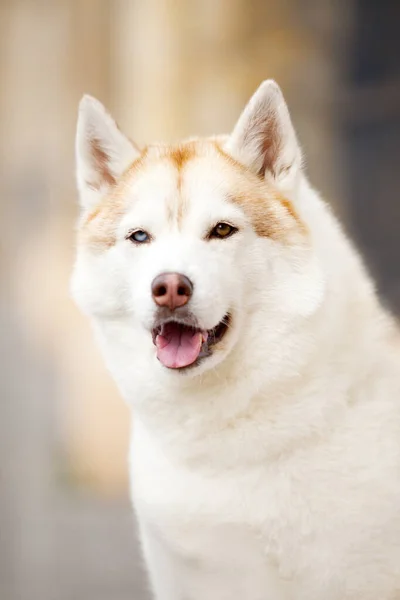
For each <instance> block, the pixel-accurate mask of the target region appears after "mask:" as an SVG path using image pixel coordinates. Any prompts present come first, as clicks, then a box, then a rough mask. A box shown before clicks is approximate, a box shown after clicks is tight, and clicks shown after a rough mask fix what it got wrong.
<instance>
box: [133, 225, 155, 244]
mask: <svg viewBox="0 0 400 600" xmlns="http://www.w3.org/2000/svg"><path fill="white" fill-rule="evenodd" d="M127 239H128V240H131V242H134V243H135V244H147V243H148V242H150V239H151V238H150V235H149V234H148V233H147V231H143V229H137V230H136V231H132V233H130V234H129V235H128V237H127Z"/></svg>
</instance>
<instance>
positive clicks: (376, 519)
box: [72, 81, 400, 600]
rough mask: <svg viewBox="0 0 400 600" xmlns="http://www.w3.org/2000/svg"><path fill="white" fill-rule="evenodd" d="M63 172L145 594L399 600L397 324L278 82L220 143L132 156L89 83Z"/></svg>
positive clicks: (178, 598)
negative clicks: (115, 414)
mask: <svg viewBox="0 0 400 600" xmlns="http://www.w3.org/2000/svg"><path fill="white" fill-rule="evenodd" d="M77 180H78V188H79V193H80V199H81V206H82V211H81V219H80V223H79V227H78V230H79V231H78V242H77V247H78V250H77V260H76V265H75V269H74V274H73V278H72V290H73V295H74V297H75V299H76V301H77V303H78V305H79V306H80V307H81V309H82V310H83V312H84V313H86V314H87V315H88V316H89V317H90V319H91V320H92V322H93V325H94V329H95V332H96V334H97V336H98V339H99V343H100V345H101V347H102V351H103V353H104V356H105V360H106V363H107V365H108V367H109V369H110V371H111V373H112V374H113V377H114V378H115V380H116V382H117V384H118V386H119V389H120V391H121V394H122V396H123V397H124V398H125V400H126V401H127V402H128V403H129V405H130V406H131V407H132V409H133V435H132V445H131V451H130V465H131V481H132V498H133V503H134V507H135V510H136V514H137V519H138V523H139V529H140V536H141V542H142V547H143V553H144V557H145V561H146V564H147V568H148V572H149V577H150V581H151V587H152V590H153V594H154V597H155V598H156V599H157V600H343V599H347V600H398V599H400V346H399V333H398V330H397V325H396V323H395V322H394V319H393V318H392V317H391V316H390V315H389V314H388V313H387V312H386V311H385V310H384V309H383V308H382V306H381V305H380V302H379V300H378V299H377V295H376V293H375V290H374V286H373V283H372V282H371V279H370V277H369V276H368V274H367V272H366V269H365V268H364V266H363V264H362V261H361V259H360V257H359V255H358V254H357V252H356V251H355V249H354V247H353V246H352V244H351V242H350V241H349V240H348V239H347V237H346V235H345V234H344V232H343V230H342V228H341V226H340V225H339V223H338V221H337V220H336V219H335V217H334V216H333V214H332V212H331V210H330V209H329V207H328V206H327V205H326V204H325V202H324V201H323V200H322V199H321V198H320V197H319V195H318V193H317V192H316V191H315V190H314V189H313V188H312V187H311V186H310V184H309V182H308V180H307V177H306V175H305V173H304V170H303V169H302V161H301V152H300V148H299V145H298V142H297V138H296V134H295V131H294V128H293V126H292V123H291V120H290V116H289V112H288V109H287V106H286V104H285V101H284V99H283V96H282V93H281V91H280V89H279V87H278V86H277V85H276V83H274V82H273V81H265V82H264V83H262V85H261V86H260V88H259V89H258V90H257V91H256V93H255V94H254V96H253V97H252V99H251V100H250V102H249V104H248V105H247V106H246V108H245V109H244V111H243V113H242V115H241V116H240V118H239V120H238V122H237V124H236V126H235V127H234V129H233V132H232V133H231V134H230V135H228V136H217V137H213V138H207V139H190V140H187V141H183V142H182V143H180V144H177V145H162V144H156V145H150V146H148V147H146V148H145V149H143V150H139V149H138V148H137V147H136V146H135V145H134V144H133V143H132V142H131V141H130V140H129V139H128V138H127V137H125V135H123V133H121V131H120V130H119V129H118V127H117V126H116V124H115V122H114V121H113V119H112V118H111V117H110V116H109V114H108V113H107V112H106V111H105V109H104V108H103V106H102V105H101V104H100V103H99V102H98V101H97V100H95V99H93V98H91V97H89V96H85V97H84V98H83V99H82V101H81V104H80V109H79V119H78V132H77ZM382 193H385V191H384V190H382Z"/></svg>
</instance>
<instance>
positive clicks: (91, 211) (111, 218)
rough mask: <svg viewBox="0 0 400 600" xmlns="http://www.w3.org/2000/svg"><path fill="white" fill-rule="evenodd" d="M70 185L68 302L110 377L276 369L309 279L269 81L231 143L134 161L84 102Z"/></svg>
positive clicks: (289, 140)
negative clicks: (75, 212)
mask: <svg viewBox="0 0 400 600" xmlns="http://www.w3.org/2000/svg"><path fill="white" fill-rule="evenodd" d="M77 178H78V188H79V193H80V199H81V206H82V214H81V220H80V224H79V233H78V253H77V261H76V266H75V271H74V276H73V295H74V297H75V299H76V301H77V303H78V304H79V306H80V307H81V309H82V310H83V311H84V312H85V313H87V314H89V315H90V317H92V319H93V320H94V321H95V323H96V324H97V325H98V329H99V330H100V332H101V338H102V340H103V341H104V346H105V351H106V354H107V358H108V361H109V364H110V366H111V369H112V370H114V371H115V372H117V371H118V370H119V369H120V368H122V367H121V365H122V364H123V365H124V369H125V375H124V377H125V378H126V377H129V376H128V375H127V374H126V372H127V371H130V373H131V374H132V376H134V374H135V373H136V375H138V372H139V370H140V371H141V372H142V371H143V370H145V371H146V372H147V377H148V378H150V379H154V378H157V376H158V374H160V376H161V377H163V375H161V373H164V374H165V373H168V377H175V378H176V377H178V378H179V379H180V381H184V380H185V379H186V378H187V377H190V378H196V377H197V376H198V375H199V374H203V379H202V380H204V376H206V374H207V373H211V372H212V373H214V375H215V373H216V372H218V370H219V369H220V370H223V369H228V368H229V369H230V371H231V372H232V369H236V368H237V369H242V368H246V366H249V365H250V362H249V361H250V360H251V364H253V365H254V364H255V363H257V364H258V368H259V369H261V370H263V369H265V368H266V365H267V364H269V365H271V364H273V363H274V360H275V363H276V364H278V362H279V361H280V360H281V359H282V356H283V355H284V352H285V351H284V350H282V348H283V347H284V344H285V342H286V341H287V340H288V339H289V338H290V331H291V330H292V329H293V328H294V327H296V326H297V324H298V323H299V322H300V321H301V320H304V319H307V318H308V317H309V315H311V314H312V313H314V312H315V311H316V309H317V308H318V305H319V303H320V301H321V297H322V291H323V281H322V278H321V276H320V272H319V269H318V265H316V263H315V259H314V254H313V252H312V243H311V239H310V232H309V230H308V227H307V224H306V222H305V221H304V220H303V218H302V216H301V204H302V200H301V196H302V189H303V187H304V181H305V178H304V176H303V175H302V171H301V153H300V149H299V145H298V143H297V139H296V134H295V131H294V129H293V126H292V124H291V120H290V116H289V112H288V109H287V106H286V104H285V102H284V99H283V96H282V93H281V91H280V89H279V87H278V86H277V85H276V84H275V83H274V82H273V81H265V82H264V83H263V84H262V85H261V86H260V88H259V89H258V90H257V92H256V93H255V94H254V96H253V97H252V99H251V100H250V102H249V104H248V105H247V107H246V108H245V110H244V111H243V113H242V115H241V116H240V118H239V120H238V122H237V124H236V126H235V127H234V129H233V132H232V133H231V135H229V136H222V137H215V138H209V139H203V140H197V139H196V140H188V141H185V142H183V143H180V144H178V145H160V144H158V145H151V146H148V147H146V148H145V149H144V150H139V149H138V148H137V147H136V146H135V145H134V144H133V143H132V142H131V141H130V140H129V139H128V138H127V137H125V135H123V133H121V131H120V130H119V129H118V127H117V125H116V124H115V122H114V121H113V119H112V118H111V117H110V116H109V115H108V114H107V112H106V111H105V109H104V108H103V106H102V105H101V104H100V103H99V102H98V101H96V100H94V99H93V98H91V97H88V96H85V97H84V98H83V100H82V101H81V104H80V109H79V120H78V132H77ZM289 343H290V342H289ZM278 356H279V357H280V358H279V360H278V358H277V357H278ZM220 372H222V371H220ZM182 376H185V377H184V378H183V379H182Z"/></svg>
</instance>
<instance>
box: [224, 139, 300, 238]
mask: <svg viewBox="0 0 400 600" xmlns="http://www.w3.org/2000/svg"><path fill="white" fill-rule="evenodd" d="M215 148H216V149H217V151H218V152H219V154H220V155H221V156H222V157H223V158H224V160H226V161H227V162H229V164H230V165H232V166H233V167H234V168H235V169H236V170H238V171H240V173H241V175H243V174H244V175H246V178H247V180H248V181H249V186H248V187H247V186H245V189H242V190H240V191H238V193H236V194H235V195H234V196H232V197H230V200H231V201H232V202H234V203H236V204H240V206H242V207H243V209H244V211H245V212H246V213H247V214H248V215H249V216H250V218H251V221H252V224H253V227H254V230H255V231H256V233H257V235H259V236H261V237H272V238H273V239H280V240H282V239H284V238H285V237H287V235H288V234H289V233H296V232H297V233H300V234H302V235H304V234H305V233H306V231H307V230H306V227H305V225H304V223H303V222H302V220H301V219H300V217H299V215H298V214H297V212H296V210H295V209H294V206H293V204H292V203H291V202H290V200H288V199H287V198H286V197H285V196H283V195H282V194H281V193H280V192H279V191H278V190H277V189H276V188H275V187H273V186H272V185H271V184H268V182H267V181H266V180H265V179H264V178H262V179H261V177H260V176H259V175H256V174H255V173H253V172H252V171H251V170H250V169H248V168H247V167H246V166H245V165H242V164H241V163H240V162H238V161H237V160H236V159H235V158H233V157H232V156H231V155H230V154H227V153H226V152H225V151H224V150H223V149H222V148H221V147H220V145H219V144H218V143H215ZM243 187H244V186H242V188H243ZM282 208H283V209H284V211H282Z"/></svg>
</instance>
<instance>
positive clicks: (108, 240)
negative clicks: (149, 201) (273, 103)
mask: <svg viewBox="0 0 400 600" xmlns="http://www.w3.org/2000/svg"><path fill="white" fill-rule="evenodd" d="M146 155H147V149H145V150H144V151H143V152H142V154H141V156H140V157H139V158H138V159H137V160H135V161H134V162H133V163H132V164H131V165H130V166H129V167H128V169H127V170H126V171H125V173H124V174H123V175H122V177H121V179H120V181H119V182H115V184H114V187H113V189H112V191H111V192H110V193H109V194H108V195H107V196H106V197H105V198H104V199H103V200H101V201H100V203H99V204H98V205H97V206H96V207H95V208H94V209H93V210H92V211H91V212H90V213H89V214H88V215H87V216H86V218H85V220H84V221H83V223H82V225H81V227H80V228H79V232H78V241H79V242H80V243H83V244H85V245H87V246H90V247H92V248H94V249H97V250H99V251H101V250H106V249H107V248H111V247H112V246H113V245H114V244H115V242H116V228H117V226H118V223H119V222H120V220H121V219H122V217H123V215H124V213H125V210H126V193H125V191H126V186H127V184H128V183H129V181H131V178H132V174H133V173H134V172H137V171H138V170H139V169H140V168H141V167H142V166H143V162H144V159H145V157H146Z"/></svg>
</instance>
